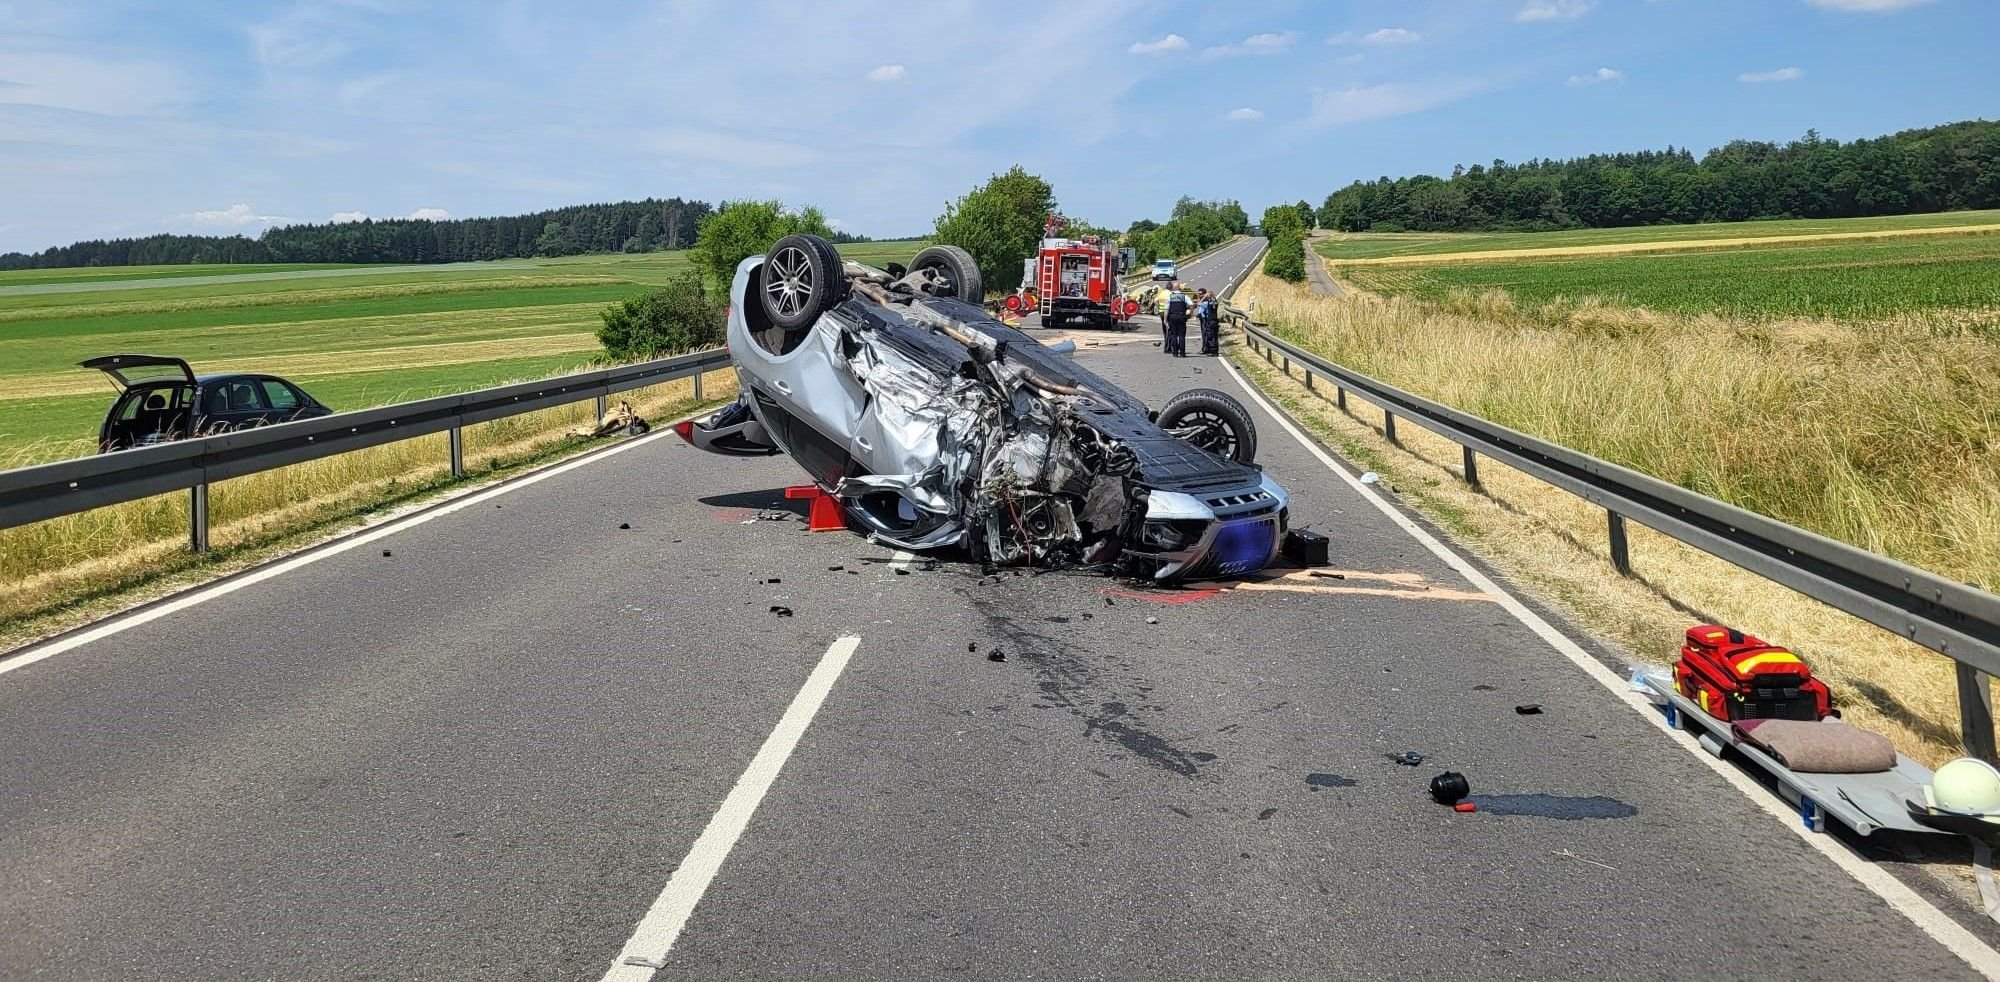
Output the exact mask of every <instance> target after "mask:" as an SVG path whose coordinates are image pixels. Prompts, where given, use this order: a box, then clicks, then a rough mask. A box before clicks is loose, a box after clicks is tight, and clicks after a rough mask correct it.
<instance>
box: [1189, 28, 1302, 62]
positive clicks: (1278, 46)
mask: <svg viewBox="0 0 2000 982" xmlns="http://www.w3.org/2000/svg"><path fill="white" fill-rule="evenodd" d="M1298 40H1299V32H1297V31H1285V32H1284V33H1282V34H1275V33H1265V34H1252V35H1250V36H1249V37H1247V38H1244V39H1243V40H1241V41H1238V42H1236V43H1235V44H1219V45H1216V46H1215V47H1213V48H1208V49H1206V50H1204V51H1202V53H1201V56H1202V57H1203V58H1227V57H1230V56H1232V55H1281V54H1284V53H1285V52H1287V51H1290V50H1291V49H1292V45H1294V44H1296V43H1298Z"/></svg>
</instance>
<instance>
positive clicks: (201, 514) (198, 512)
mask: <svg viewBox="0 0 2000 982" xmlns="http://www.w3.org/2000/svg"><path fill="white" fill-rule="evenodd" d="M188 551H189V552H207V551H208V485H206V484H197V485H195V486H194V487H191V488H189V489H188Z"/></svg>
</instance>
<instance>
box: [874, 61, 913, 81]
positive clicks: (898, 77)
mask: <svg viewBox="0 0 2000 982" xmlns="http://www.w3.org/2000/svg"><path fill="white" fill-rule="evenodd" d="M909 77H910V70H909V69H907V68H904V67H903V66H901V65H883V66H882V67H880V68H877V69H875V70H873V71H871V72H869V73H868V81H870V82H900V81H902V80H904V79H906V78H909Z"/></svg>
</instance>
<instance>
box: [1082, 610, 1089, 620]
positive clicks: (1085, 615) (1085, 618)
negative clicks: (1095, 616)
mask: <svg viewBox="0 0 2000 982" xmlns="http://www.w3.org/2000/svg"><path fill="white" fill-rule="evenodd" d="M1083 619H1084V620H1090V612H1089V611H1084V613H1083Z"/></svg>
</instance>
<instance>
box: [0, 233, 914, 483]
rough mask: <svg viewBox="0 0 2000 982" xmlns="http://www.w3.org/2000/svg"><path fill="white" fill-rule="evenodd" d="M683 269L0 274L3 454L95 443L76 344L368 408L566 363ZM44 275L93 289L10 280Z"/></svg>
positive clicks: (625, 262) (70, 449)
mask: <svg viewBox="0 0 2000 982" xmlns="http://www.w3.org/2000/svg"><path fill="white" fill-rule="evenodd" d="M921 245H922V243H921V242H917V241H901V242H870V243H861V244H857V245H851V246H845V247H843V248H842V254H843V255H845V256H847V257H848V258H851V259H856V260H859V261H861V262H869V263H876V264H879V263H883V262H888V261H892V260H894V261H906V260H908V259H909V257H910V256H911V255H913V254H914V253H915V252H916V251H917V249H918V248H920V247H921ZM688 268H689V265H688V261H687V258H686V256H685V254H684V253H679V252H671V253H646V254H640V255H617V256H574V257H563V258H558V259H516V260H502V261H499V262H494V263H474V264H462V265H454V266H449V267H436V268H423V267H409V266H392V267H357V266H301V265H266V266H185V267H170V266H151V267H126V268H118V269H90V270H22V271H8V272H0V467H9V466H23V465H26V464H31V463H40V462H43V461H48V460H55V459H61V458H64V457H71V456H76V455H78V454H83V453H88V452H90V451H91V450H92V449H93V448H94V445H95V440H96V434H97V425H98V423H99V421H100V420H101V419H102V417H103V413H104V410H105V408H106V407H107V406H108V405H109V404H110V400H111V398H112V394H113V390H112V387H111V385H110V382H109V380H108V379H106V378H105V377H104V376H103V375H102V374H100V373H98V372H94V371H87V370H84V369H80V368H77V367H75V366H76V363H77V362H79V361H82V360H83V359H85V358H90V357H93V356H96V355H103V354H111V353H114V352H121V351H136V352H146V353H152V354H169V355H178V356H180V357H183V358H186V359H188V361H189V362H190V363H192V364H193V365H194V367H195V370H196V371H226V370H244V371H264V372H270V373H273V374H277V375H283V376H285V377H287V378H291V379H293V380H294V381H296V382H298V383H299V384H300V385H302V386H304V387H305V388H306V389H307V390H308V391H309V392H311V393H313V395H315V396H316V397H318V398H319V399H320V400H321V401H323V402H325V403H327V404H328V405H331V406H333V407H334V408H335V409H338V410H347V409H362V408H367V407H369V406H377V405H382V404H385V403H391V402H401V401H405V400H409V399H417V398H422V397H425V396H431V395H440V394H445V393H450V392H460V391H465V390H468V389H476V388H481V387H484V386H489V385H497V384H500V383H502V382H509V381H516V380H521V379H530V378H541V377H546V376H549V375H554V374H559V373H562V372H566V371H573V370H576V369H578V368H580V367H582V366H583V365H585V364H587V363H589V362H590V361H592V360H593V359H594V358H596V357H597V356H598V354H599V353H600V349H599V348H598V346H597V343H596V340H595V337H594V333H595V331H596V330H597V327H598V325H599V324H600V323H601V320H600V318H599V313H600V312H601V311H602V310H603V309H604V307H605V306H606V305H607V304H609V303H612V302H614V301H618V300H623V299H625V298H628V297H631V296H634V295H637V294H639V293H643V292H645V291H646V290H648V289H650V288H652V287H655V286H658V285H660V284H663V283H665V282H666V281H667V280H668V279H670V278H671V277H673V276H674V275H676V274H678V273H681V272H684V271H685V270H687V269H688ZM246 274H249V275H246ZM257 274H273V275H269V276H258V275H257ZM217 277H226V278H227V281H226V282H217V281H215V279H216V278H217ZM204 281H207V282H204ZM47 284H83V285H87V288H67V287H66V288H65V290H64V292H34V291H23V290H10V288H12V287H29V286H41V285H47Z"/></svg>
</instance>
